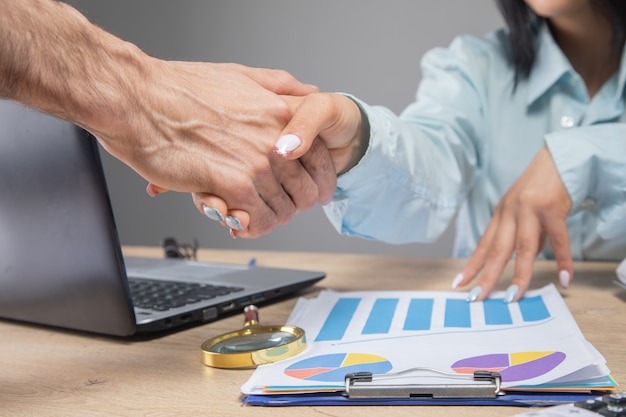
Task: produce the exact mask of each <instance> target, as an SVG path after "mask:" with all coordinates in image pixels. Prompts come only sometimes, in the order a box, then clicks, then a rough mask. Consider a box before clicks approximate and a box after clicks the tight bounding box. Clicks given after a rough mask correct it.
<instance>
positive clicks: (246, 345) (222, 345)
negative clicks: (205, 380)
mask: <svg viewBox="0 0 626 417" xmlns="http://www.w3.org/2000/svg"><path fill="white" fill-rule="evenodd" d="M297 338H298V337H297V336H296V335H294V334H293V333H288V332H262V333H254V334H247V335H241V336H238V337H233V338H232V339H228V340H224V341H222V342H219V343H216V344H215V345H213V346H211V349H210V351H211V352H215V353H240V352H253V351H257V350H261V349H268V348H272V347H277V346H282V345H286V344H287V343H290V342H293V341H294V340H296V339H297Z"/></svg>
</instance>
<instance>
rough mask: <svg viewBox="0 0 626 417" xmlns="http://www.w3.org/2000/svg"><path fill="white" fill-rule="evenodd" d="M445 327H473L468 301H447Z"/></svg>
mask: <svg viewBox="0 0 626 417" xmlns="http://www.w3.org/2000/svg"><path fill="white" fill-rule="evenodd" d="M443 327H472V320H471V318H470V303H468V302H467V301H466V300H456V299H452V298H450V299H447V300H446V316H445V319H444V322H443Z"/></svg>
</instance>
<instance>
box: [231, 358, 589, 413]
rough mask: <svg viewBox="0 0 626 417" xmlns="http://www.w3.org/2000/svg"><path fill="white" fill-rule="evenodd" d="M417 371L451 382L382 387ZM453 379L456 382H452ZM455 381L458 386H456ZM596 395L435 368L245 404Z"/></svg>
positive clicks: (532, 402) (510, 400)
mask: <svg viewBox="0 0 626 417" xmlns="http://www.w3.org/2000/svg"><path fill="white" fill-rule="evenodd" d="M415 372H430V373H435V374H438V375H440V376H444V377H446V378H449V379H450V381H449V383H435V384H403V383H401V382H398V383H394V384H381V383H380V382H381V381H385V380H386V381H388V380H393V379H399V378H401V377H402V376H405V375H407V374H411V373H415ZM453 380H454V381H453ZM459 381H461V382H460V383H459ZM598 395H600V394H599V393H598V392H596V391H589V392H572V393H564V392H557V393H553V392H519V391H512V392H506V391H505V390H503V389H502V377H501V375H500V373H499V372H491V371H487V370H479V371H475V372H474V373H473V374H472V375H458V374H452V373H449V372H443V371H440V370H437V369H433V368H424V367H420V368H411V369H408V370H404V371H400V372H395V373H392V374H374V373H371V372H355V373H349V374H346V376H345V388H344V390H342V391H336V392H317V393H302V394H275V395H246V396H243V397H242V403H243V404H244V405H251V406H290V405H291V406H305V405H306V406H313V405H320V406H325V405H476V406H486V405H488V406H494V405H503V406H523V407H538V406H539V407H544V406H548V405H558V404H564V403H571V402H577V401H583V400H588V399H590V398H595V397H597V396H598Z"/></svg>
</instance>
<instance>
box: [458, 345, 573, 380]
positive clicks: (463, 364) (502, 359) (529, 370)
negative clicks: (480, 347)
mask: <svg viewBox="0 0 626 417" xmlns="http://www.w3.org/2000/svg"><path fill="white" fill-rule="evenodd" d="M564 360H565V353H563V352H515V353H494V354H489V355H481V356H474V357H471V358H465V359H461V360H459V361H457V362H455V363H454V364H452V370H453V371H454V372H456V373H459V374H473V373H474V371H478V370H484V371H492V372H500V375H502V381H503V382H514V381H523V380H525V379H530V378H536V377H538V376H541V375H543V374H545V373H548V372H550V371H551V370H553V369H554V368H556V367H557V366H559V364H561V362H563V361H564Z"/></svg>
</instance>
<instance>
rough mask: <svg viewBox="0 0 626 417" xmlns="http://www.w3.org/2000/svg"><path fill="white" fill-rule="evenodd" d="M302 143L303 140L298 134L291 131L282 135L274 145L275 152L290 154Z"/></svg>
mask: <svg viewBox="0 0 626 417" xmlns="http://www.w3.org/2000/svg"><path fill="white" fill-rule="evenodd" d="M300 145H302V141H301V140H300V138H299V137H297V136H296V135H294V134H292V133H289V134H287V135H283V136H281V137H280V138H279V139H278V140H277V141H276V144H275V145H274V152H275V153H277V154H278V155H283V156H285V155H289V154H290V153H291V152H293V151H295V150H296V149H298V147H299V146H300Z"/></svg>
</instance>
